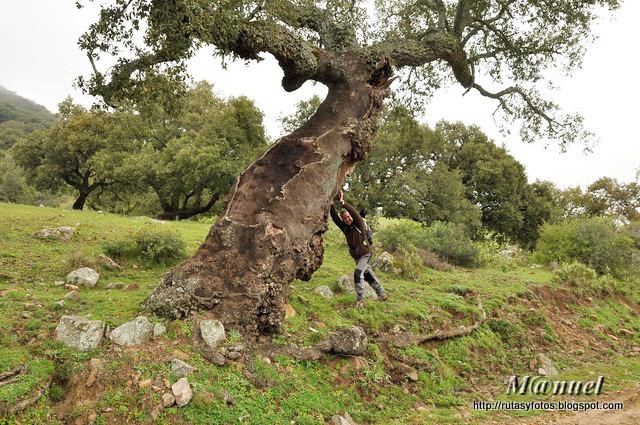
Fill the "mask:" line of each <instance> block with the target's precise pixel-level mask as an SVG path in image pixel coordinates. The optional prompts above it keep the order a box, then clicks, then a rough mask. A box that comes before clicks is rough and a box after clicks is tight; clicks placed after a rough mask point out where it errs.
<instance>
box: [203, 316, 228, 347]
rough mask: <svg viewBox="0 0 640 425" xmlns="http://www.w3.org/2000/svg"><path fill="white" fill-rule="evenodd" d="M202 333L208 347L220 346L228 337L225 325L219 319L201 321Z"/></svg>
mask: <svg viewBox="0 0 640 425" xmlns="http://www.w3.org/2000/svg"><path fill="white" fill-rule="evenodd" d="M200 335H202V340H203V341H204V343H205V344H207V347H210V348H212V349H214V350H215V349H216V348H218V346H220V344H222V342H224V340H225V339H226V338H227V336H226V334H225V332H224V325H223V324H222V322H220V321H219V320H203V321H201V322H200Z"/></svg>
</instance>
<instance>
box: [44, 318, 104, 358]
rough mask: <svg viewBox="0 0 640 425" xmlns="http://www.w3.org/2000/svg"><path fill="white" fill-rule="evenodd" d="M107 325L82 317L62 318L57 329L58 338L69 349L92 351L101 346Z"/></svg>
mask: <svg viewBox="0 0 640 425" xmlns="http://www.w3.org/2000/svg"><path fill="white" fill-rule="evenodd" d="M105 327H106V324H105V323H104V322H103V321H101V320H89V319H87V318H85V317H80V316H62V317H61V318H60V322H59V323H58V326H57V327H56V338H57V339H58V340H59V341H62V342H63V343H64V344H65V345H67V346H68V347H72V348H76V349H78V350H81V351H88V350H92V349H94V348H96V347H98V345H99V344H100V341H101V340H102V336H103V335H104V330H105Z"/></svg>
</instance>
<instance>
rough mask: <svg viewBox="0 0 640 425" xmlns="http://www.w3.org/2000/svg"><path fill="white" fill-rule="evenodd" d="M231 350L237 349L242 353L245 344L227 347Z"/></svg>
mask: <svg viewBox="0 0 640 425" xmlns="http://www.w3.org/2000/svg"><path fill="white" fill-rule="evenodd" d="M227 350H229V351H237V352H238V353H242V352H243V351H244V345H242V344H234V345H230V346H229V347H227Z"/></svg>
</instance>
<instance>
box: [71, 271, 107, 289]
mask: <svg viewBox="0 0 640 425" xmlns="http://www.w3.org/2000/svg"><path fill="white" fill-rule="evenodd" d="M99 278H100V275H99V274H98V272H97V271H95V270H93V269H92V268H89V267H81V268H79V269H76V270H74V271H72V272H71V273H69V274H68V275H67V279H66V281H67V283H72V284H78V285H84V286H88V287H89V288H93V287H94V286H96V283H97V282H98V279H99Z"/></svg>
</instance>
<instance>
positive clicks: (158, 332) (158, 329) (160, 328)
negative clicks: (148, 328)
mask: <svg viewBox="0 0 640 425" xmlns="http://www.w3.org/2000/svg"><path fill="white" fill-rule="evenodd" d="M165 333H167V327H166V326H165V325H163V324H162V323H156V324H154V325H153V337H154V338H159V337H161V336H162V335H164V334H165Z"/></svg>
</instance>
